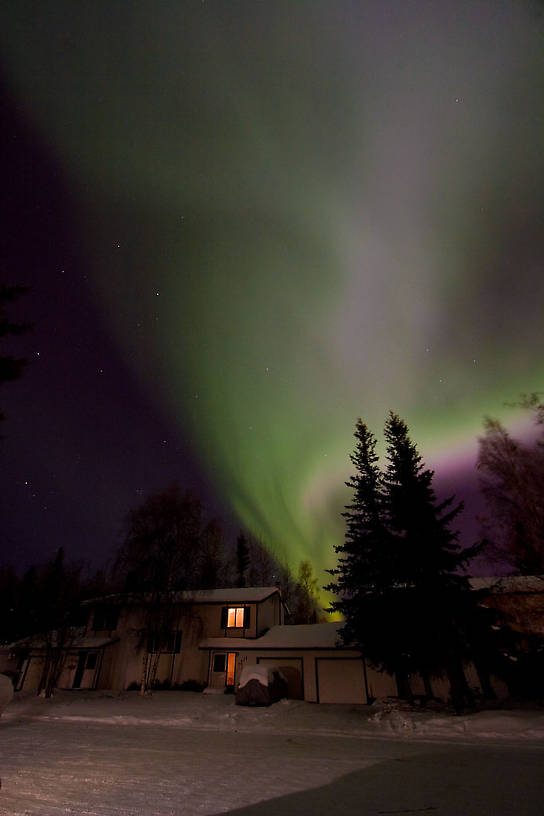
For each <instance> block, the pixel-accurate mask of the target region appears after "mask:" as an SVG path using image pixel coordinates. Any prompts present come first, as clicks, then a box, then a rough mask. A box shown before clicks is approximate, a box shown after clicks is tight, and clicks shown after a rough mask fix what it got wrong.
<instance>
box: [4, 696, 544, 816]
mask: <svg viewBox="0 0 544 816" xmlns="http://www.w3.org/2000/svg"><path fill="white" fill-rule="evenodd" d="M0 776H1V777H2V790H1V791H0V814H2V816H22V815H23V814H29V815H30V814H32V815H33V816H58V814H71V815H72V816H140V815H142V816H193V814H194V815H195V816H196V815H197V814H203V815H204V814H205V815H206V816H208V815H210V816H211V814H219V813H240V814H245V815H246V816H250V814H257V813H258V814H259V816H267V814H270V816H272V814H288V815H289V814H297V815H300V816H305V814H310V813H311V814H313V815H314V816H317V814H321V813H323V814H327V816H334V815H335V814H343V816H349V814H365V816H366V814H369V815H370V814H400V813H403V814H404V813H424V812H429V813H433V814H435V813H436V814H437V816H438V814H451V816H454V814H455V816H457V815H458V814H459V816H461V815H462V816H464V814H467V816H468V815H469V814H478V816H486V815H487V814H489V816H491V814H493V816H495V814H497V816H500V815H501V814H516V816H525V814H527V816H529V814H531V816H532V814H535V815H536V814H539V816H540V814H542V813H543V812H544V711H542V710H539V711H537V710H510V711H486V712H481V713H479V714H473V715H467V716H462V717H456V716H454V715H448V714H444V713H442V714H441V713H426V712H412V711H407V710H403V709H402V708H398V707H394V706H391V705H389V704H388V703H387V702H385V703H383V704H381V705H378V706H375V707H370V708H367V707H363V706H332V705H312V704H310V703H303V702H300V701H295V700H291V701H282V702H280V703H276V704H275V705H274V706H271V707H270V708H265V709H257V708H245V707H240V706H236V705H235V704H234V698H233V697H232V696H225V695H203V694H194V693H190V692H158V693H155V694H154V695H153V696H152V697H151V698H141V697H140V696H139V695H138V694H137V693H134V692H131V693H122V694H117V693H111V694H108V693H106V692H82V691H77V692H61V693H58V694H57V695H56V696H55V697H54V698H53V699H52V700H43V699H40V698H36V697H32V696H26V697H20V696H19V697H16V699H14V701H13V702H12V703H10V705H9V706H8V708H7V709H6V711H5V713H4V715H3V717H2V719H0Z"/></svg>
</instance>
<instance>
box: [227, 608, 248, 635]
mask: <svg viewBox="0 0 544 816" xmlns="http://www.w3.org/2000/svg"><path fill="white" fill-rule="evenodd" d="M243 625H244V607H243V606H230V607H229V611H228V615H227V627H228V628H232V627H239V628H240V629H241V628H242V627H243Z"/></svg>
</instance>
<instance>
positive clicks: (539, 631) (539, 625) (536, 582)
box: [470, 575, 544, 635]
mask: <svg viewBox="0 0 544 816" xmlns="http://www.w3.org/2000/svg"><path fill="white" fill-rule="evenodd" d="M470 585H471V587H472V588H473V589H477V590H487V597H486V599H485V602H484V603H485V605H486V606H488V607H491V608H493V609H497V610H499V612H502V613H503V615H504V623H505V624H507V625H508V626H510V627H511V628H512V629H515V630H516V631H517V632H521V633H523V634H525V635H544V575H507V576H505V577H503V578H471V579H470Z"/></svg>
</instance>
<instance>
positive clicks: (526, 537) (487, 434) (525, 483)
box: [478, 394, 544, 575]
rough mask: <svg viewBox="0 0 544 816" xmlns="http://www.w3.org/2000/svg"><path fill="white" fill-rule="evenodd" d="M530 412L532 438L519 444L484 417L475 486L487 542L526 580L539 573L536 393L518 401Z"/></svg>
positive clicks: (541, 408) (539, 408)
mask: <svg viewBox="0 0 544 816" xmlns="http://www.w3.org/2000/svg"><path fill="white" fill-rule="evenodd" d="M521 405H522V406H523V407H524V408H526V409H527V410H528V411H529V412H531V414H532V416H533V420H534V423H535V426H536V429H537V435H536V438H534V439H533V440H532V441H531V442H522V441H520V440H519V439H515V438H514V437H512V436H511V434H510V433H509V431H507V430H506V428H504V426H503V425H502V424H501V423H500V422H499V420H497V419H492V418H490V417H487V418H486V419H485V421H484V435H483V436H482V437H481V438H480V440H479V455H478V469H479V471H480V474H481V478H480V484H481V489H482V492H483V494H484V496H485V499H486V502H487V505H488V507H489V510H490V515H489V517H488V518H486V519H485V520H484V532H485V535H486V538H488V539H490V540H491V542H492V543H493V544H494V545H495V547H498V548H499V550H500V551H501V552H502V553H503V554H504V556H505V557H506V558H507V559H508V560H509V561H510V563H511V564H512V565H513V567H514V568H515V569H516V570H517V571H518V572H520V573H521V574H525V575H540V574H542V573H544V403H542V402H541V401H540V400H539V398H538V395H537V394H532V395H530V396H525V397H523V398H522V402H521Z"/></svg>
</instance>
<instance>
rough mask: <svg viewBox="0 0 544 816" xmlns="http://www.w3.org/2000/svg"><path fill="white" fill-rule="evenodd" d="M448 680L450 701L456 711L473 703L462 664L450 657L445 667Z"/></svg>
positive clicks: (458, 711)
mask: <svg viewBox="0 0 544 816" xmlns="http://www.w3.org/2000/svg"><path fill="white" fill-rule="evenodd" d="M446 672H447V675H448V679H449V681H450V694H451V702H452V705H453V707H454V709H455V711H456V712H457V713H460V712H461V711H463V709H465V708H466V707H467V706H468V707H470V706H472V705H473V703H474V697H473V695H472V691H471V690H470V687H469V685H468V683H467V678H466V677H465V673H464V671H463V666H462V665H461V662H460V661H459V660H455V659H452V660H451V661H450V663H449V665H448V666H447V669H446Z"/></svg>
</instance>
